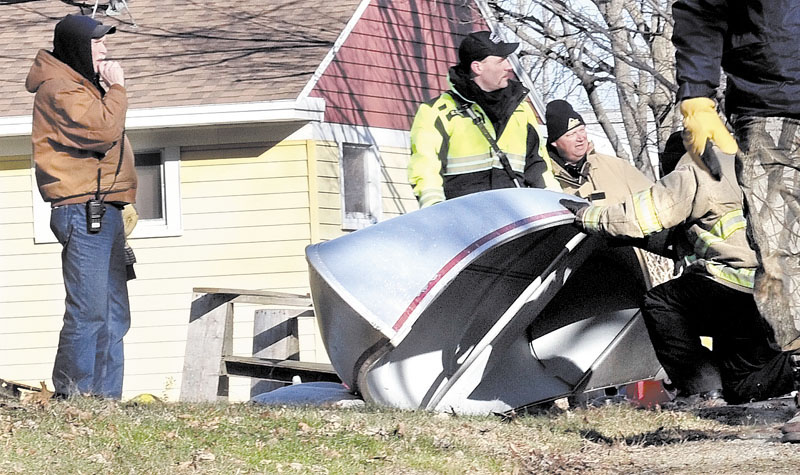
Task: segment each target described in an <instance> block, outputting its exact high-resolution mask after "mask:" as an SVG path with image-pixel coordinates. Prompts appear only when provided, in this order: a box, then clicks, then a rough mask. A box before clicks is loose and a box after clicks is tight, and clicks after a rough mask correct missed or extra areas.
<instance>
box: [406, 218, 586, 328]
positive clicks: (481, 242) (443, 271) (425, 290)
mask: <svg viewBox="0 0 800 475" xmlns="http://www.w3.org/2000/svg"><path fill="white" fill-rule="evenodd" d="M569 212H570V211H568V210H560V211H551V212H549V213H544V214H538V215H536V216H529V217H527V218H524V219H520V220H519V221H514V222H513V223H511V224H508V225H506V226H503V227H502V228H498V229H495V230H494V231H492V232H490V233H489V234H487V235H485V236H483V237H481V238H480V239H478V240H477V241H475V242H473V243H472V244H470V245H469V246H467V247H465V248H464V249H463V250H462V251H461V252H459V253H458V254H456V255H455V257H453V258H452V259H450V261H448V262H447V264H445V265H444V267H442V268H441V269H439V272H437V273H436V274H435V275H434V276H433V279H431V280H430V281H428V284H427V285H426V286H425V288H423V289H422V292H420V293H419V295H417V296H416V297H415V298H414V300H412V301H411V303H410V304H409V305H408V307H407V308H406V311H405V312H403V314H402V315H400V318H399V319H397V321H396V322H395V324H394V325H392V329H393V330H394V331H398V330H399V329H400V327H402V326H403V324H404V323H405V322H406V320H408V317H409V316H410V315H411V313H412V312H413V311H414V310H415V309H416V308H417V306H418V305H419V304H420V302H422V300H423V299H424V298H425V297H426V296H427V295H428V292H430V291H431V289H433V287H435V286H436V284H438V283H439V281H440V280H442V278H443V277H444V276H445V275H446V274H447V273H448V272H450V270H451V269H452V268H453V267H455V266H456V265H457V264H458V263H459V262H461V261H462V260H464V258H465V257H467V256H468V255H470V254H471V253H472V252H473V251H475V250H476V249H478V248H479V247H481V246H483V245H484V244H486V243H487V242H489V241H491V240H492V239H494V238H496V237H497V236H500V235H502V234H505V233H507V232H509V231H511V230H513V229H515V228H519V227H521V226H524V225H526V224H529V223H532V222H535V221H539V220H540V219H545V218H550V217H552V216H559V215H562V214H567V213H569Z"/></svg>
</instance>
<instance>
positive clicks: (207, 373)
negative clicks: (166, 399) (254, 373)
mask: <svg viewBox="0 0 800 475" xmlns="http://www.w3.org/2000/svg"><path fill="white" fill-rule="evenodd" d="M233 297H234V296H233V295H231V294H206V293H202V292H195V293H194V294H193V295H192V307H191V311H190V314H189V328H188V331H187V337H186V352H185V356H184V363H183V383H182V384H181V394H180V400H181V401H187V402H213V401H216V400H217V399H218V397H219V396H222V395H224V396H227V384H228V377H227V375H226V374H224V372H223V368H222V367H221V365H220V361H221V359H222V357H223V356H226V353H225V352H226V350H228V351H229V349H230V343H229V342H230V339H231V338H232V336H231V333H230V332H231V331H232V320H233V305H232V304H231V303H230V300H231V299H232V298H233ZM220 392H221V393H223V394H220Z"/></svg>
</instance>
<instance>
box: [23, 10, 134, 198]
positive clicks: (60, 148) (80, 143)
mask: <svg viewBox="0 0 800 475" xmlns="http://www.w3.org/2000/svg"><path fill="white" fill-rule="evenodd" d="M87 20H88V21H87ZM98 24H99V22H97V21H95V20H93V19H91V18H89V17H76V16H68V17H66V18H65V19H64V20H62V21H61V22H59V24H58V25H57V26H56V31H55V37H54V40H53V44H54V51H53V53H50V52H47V51H44V50H40V51H39V52H38V53H37V55H36V59H35V60H34V63H33V66H32V67H31V70H30V72H29V73H28V78H27V79H26V82H25V87H26V89H27V90H28V91H29V92H32V93H35V94H36V96H35V98H34V103H33V131H32V135H31V141H32V145H33V159H34V163H35V165H36V181H37V184H38V186H39V192H40V193H41V195H42V198H43V199H44V200H45V201H48V202H50V203H51V205H52V206H54V207H55V206H59V205H65V204H74V203H83V202H86V201H87V200H89V199H91V198H93V197H94V196H95V195H96V194H97V193H98V191H99V194H100V196H101V198H102V199H104V200H105V201H107V202H115V203H120V204H123V203H133V202H135V200H136V183H137V180H136V170H135V168H134V155H133V149H132V147H131V145H130V143H129V142H128V140H127V138H126V137H124V136H123V133H124V127H125V114H126V113H127V109H128V99H127V95H126V91H125V88H124V87H122V86H121V85H119V84H115V85H113V86H111V87H110V88H109V89H108V91H105V92H104V91H103V89H102V88H101V87H100V85H99V80H97V79H96V78H97V75H96V74H95V73H94V68H93V66H92V54H91V40H92V32H93V31H94V28H95V27H96V26H97V25H98ZM56 55H58V56H56ZM123 144H124V145H123ZM98 175H99V178H100V183H99V187H98Z"/></svg>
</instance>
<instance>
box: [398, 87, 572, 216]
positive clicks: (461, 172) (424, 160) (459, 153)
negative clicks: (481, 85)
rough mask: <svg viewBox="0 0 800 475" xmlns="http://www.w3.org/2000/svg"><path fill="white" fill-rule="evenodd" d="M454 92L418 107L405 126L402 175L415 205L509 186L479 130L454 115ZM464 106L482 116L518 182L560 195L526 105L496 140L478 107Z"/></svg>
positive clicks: (505, 175)
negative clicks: (407, 142) (407, 147)
mask: <svg viewBox="0 0 800 475" xmlns="http://www.w3.org/2000/svg"><path fill="white" fill-rule="evenodd" d="M456 94H458V93H457V92H455V90H454V89H451V90H450V91H448V92H445V93H443V94H442V95H440V96H439V97H437V98H436V99H434V100H433V101H430V102H426V103H424V104H422V105H420V107H419V109H418V110H417V114H416V116H415V117H414V122H413V124H412V125H411V160H410V162H409V165H408V177H409V181H410V182H411V185H412V186H413V187H414V193H415V194H416V195H417V197H418V198H419V202H420V207H425V206H430V205H432V204H434V203H438V202H440V201H444V200H445V199H446V198H447V199H449V198H455V197H457V196H461V195H466V194H469V193H476V192H478V191H485V190H490V189H495V188H510V187H513V186H514V184H513V182H512V181H511V179H510V178H509V177H508V174H507V173H506V172H505V170H503V167H502V165H501V164H500V160H499V159H498V157H497V155H496V154H495V153H494V152H493V151H492V148H491V146H490V145H489V142H488V141H487V140H486V138H485V137H484V136H483V134H482V133H481V131H480V129H478V127H477V126H476V125H475V124H474V123H473V122H472V120H471V119H470V118H469V117H465V116H464V115H462V114H463V113H461V112H459V110H458V103H457V102H456V100H455V99H454V98H453V96H454V95H456ZM459 100H460V103H464V102H463V101H466V99H463V98H460V99H459ZM466 102H468V103H469V104H471V106H470V107H472V110H474V111H475V113H476V114H477V115H478V116H480V117H483V119H484V124H485V126H486V129H487V131H488V132H489V134H490V135H491V136H492V137H494V138H495V139H496V140H497V145H498V146H499V147H500V149H501V150H503V151H504V152H505V153H506V155H507V156H508V159H509V163H510V165H511V168H512V169H513V170H514V172H515V173H516V174H517V175H519V177H520V178H521V179H520V182H523V180H524V182H525V183H527V184H528V185H529V186H538V187H542V188H547V189H550V190H554V191H561V188H560V187H559V186H558V183H557V182H556V180H555V178H554V177H553V173H552V167H551V165H550V158H549V157H548V156H547V151H546V149H545V146H544V145H545V144H544V140H542V138H541V136H540V135H539V132H538V130H537V125H538V121H537V120H536V115H535V114H534V112H533V109H532V108H531V106H530V105H529V104H528V103H527V102H526V101H524V100H522V101H521V102H520V103H519V104H518V105H517V107H516V109H515V110H514V112H513V113H512V114H511V117H510V119H509V120H508V124H507V125H506V127H505V129H504V130H503V133H502V135H501V136H500V138H499V139H497V138H496V135H495V131H494V127H493V125H492V123H491V121H490V120H489V119H488V118H487V116H486V114H485V112H484V111H483V109H482V108H481V107H480V106H479V105H478V104H476V103H474V102H471V101H466ZM532 134H534V135H532Z"/></svg>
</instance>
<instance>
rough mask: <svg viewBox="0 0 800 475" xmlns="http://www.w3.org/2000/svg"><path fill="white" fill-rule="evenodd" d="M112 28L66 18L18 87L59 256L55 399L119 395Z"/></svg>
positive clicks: (119, 179) (118, 98)
mask: <svg viewBox="0 0 800 475" xmlns="http://www.w3.org/2000/svg"><path fill="white" fill-rule="evenodd" d="M114 32H115V28H114V27H112V26H107V25H103V24H102V23H100V22H98V21H96V20H94V19H92V18H90V17H87V16H79V15H68V16H67V17H65V18H64V19H62V20H61V21H60V22H59V23H58V24H57V25H56V28H55V35H54V38H53V51H52V53H51V52H48V51H44V50H41V51H39V53H38V54H37V55H36V59H35V60H34V64H33V66H32V67H31V70H30V72H29V74H28V78H27V80H26V84H25V86H26V88H27V89H28V91H29V92H32V93H35V94H36V97H35V99H34V106H33V131H32V137H31V139H32V143H33V159H34V162H35V165H36V180H37V183H38V186H39V191H40V193H41V195H42V198H43V199H44V200H45V201H47V202H49V203H50V204H51V206H52V212H51V218H50V228H51V229H52V230H53V233H54V234H55V236H56V238H57V239H58V241H59V242H60V243H61V244H62V246H63V251H62V254H61V260H62V272H63V276H64V287H65V289H66V305H65V306H66V308H65V313H64V324H63V327H62V329H61V334H60V338H59V343H58V352H57V354H56V360H55V364H54V368H53V384H54V386H55V391H56V393H57V394H60V395H64V396H66V395H70V394H92V395H98V396H102V397H110V398H120V397H121V395H122V377H123V361H124V355H123V347H122V338H123V336H124V335H125V333H126V332H127V331H128V328H129V327H130V308H129V305H128V289H127V283H126V272H125V257H124V250H123V249H124V245H125V234H124V230H123V219H122V211H121V210H122V208H123V207H124V206H125V205H127V204H129V203H133V202H134V201H135V199H136V171H135V168H134V155H133V150H132V148H131V146H130V143H129V142H128V140H127V138H126V137H125V131H124V127H125V114H126V112H127V108H128V100H127V93H126V91H125V77H124V73H123V71H122V68H121V67H120V65H119V64H118V63H116V62H114V61H105V57H106V51H107V50H106V45H105V41H106V35H107V34H110V33H114Z"/></svg>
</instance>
